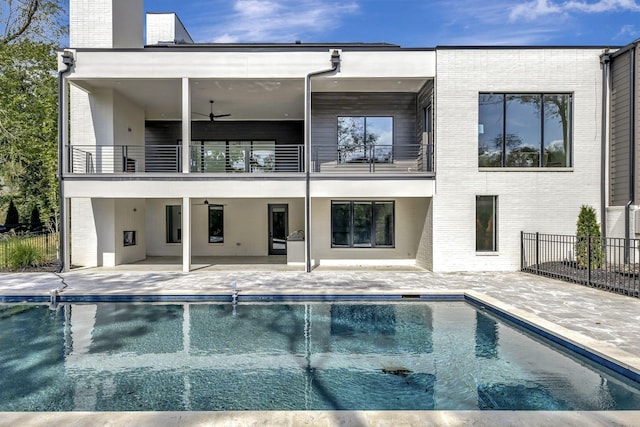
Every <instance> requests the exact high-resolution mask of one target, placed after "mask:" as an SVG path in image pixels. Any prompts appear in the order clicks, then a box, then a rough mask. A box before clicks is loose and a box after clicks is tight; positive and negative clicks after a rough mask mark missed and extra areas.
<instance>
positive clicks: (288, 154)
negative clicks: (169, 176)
mask: <svg viewBox="0 0 640 427" xmlns="http://www.w3.org/2000/svg"><path fill="white" fill-rule="evenodd" d="M303 159H304V146H302V145H285V144H278V145H276V144H274V143H273V142H246V143H239V144H227V143H226V142H201V143H196V144H192V145H191V147H190V163H189V165H190V166H189V168H190V171H191V172H202V173H205V172H207V173H276V172H280V173H282V172H304V162H303Z"/></svg>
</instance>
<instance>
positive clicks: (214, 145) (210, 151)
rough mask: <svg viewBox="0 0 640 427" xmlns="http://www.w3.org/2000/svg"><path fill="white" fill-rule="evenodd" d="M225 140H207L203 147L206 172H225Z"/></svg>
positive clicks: (203, 167) (204, 169) (203, 166)
mask: <svg viewBox="0 0 640 427" xmlns="http://www.w3.org/2000/svg"><path fill="white" fill-rule="evenodd" d="M226 145H227V144H226V143H225V142H224V141H219V142H218V141H211V142H209V141H206V142H205V143H204V144H203V148H202V160H203V165H202V170H203V171H204V172H224V171H225V165H226V157H227V156H226V153H225V147H226Z"/></svg>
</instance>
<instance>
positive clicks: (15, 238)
mask: <svg viewBox="0 0 640 427" xmlns="http://www.w3.org/2000/svg"><path fill="white" fill-rule="evenodd" d="M57 257H58V249H57V239H56V236H55V235H50V234H36V235H34V234H15V233H11V234H5V235H0V269H9V270H24V269H32V268H36V269H38V268H40V267H47V268H49V267H50V266H51V265H53V264H54V263H55V260H56V259H57Z"/></svg>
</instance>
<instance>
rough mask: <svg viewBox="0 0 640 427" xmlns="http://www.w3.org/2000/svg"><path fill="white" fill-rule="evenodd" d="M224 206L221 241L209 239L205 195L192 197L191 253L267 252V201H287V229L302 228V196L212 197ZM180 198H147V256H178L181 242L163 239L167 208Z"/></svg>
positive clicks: (205, 254)
mask: <svg viewBox="0 0 640 427" xmlns="http://www.w3.org/2000/svg"><path fill="white" fill-rule="evenodd" d="M207 200H208V201H209V204H211V205H216V204H219V205H223V206H224V243H209V242H208V229H209V226H208V212H209V211H208V208H207V205H204V204H202V203H203V201H204V199H191V205H192V208H191V229H192V230H193V236H192V239H191V244H192V255H193V256H266V255H267V254H268V230H269V223H268V205H269V204H288V205H289V232H292V231H295V230H303V229H304V199H301V198H296V199H215V198H208V199H207ZM181 204H182V199H177V198H176V199H148V200H147V201H146V214H145V217H146V228H147V232H146V250H147V254H148V255H149V256H181V255H182V244H179V243H166V231H165V228H166V218H165V216H166V213H165V212H166V208H165V206H168V205H181Z"/></svg>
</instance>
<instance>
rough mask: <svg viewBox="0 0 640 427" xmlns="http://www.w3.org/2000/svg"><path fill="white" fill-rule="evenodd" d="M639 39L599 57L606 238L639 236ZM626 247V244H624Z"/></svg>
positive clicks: (633, 237) (634, 237) (632, 237)
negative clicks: (601, 82)
mask: <svg viewBox="0 0 640 427" xmlns="http://www.w3.org/2000/svg"><path fill="white" fill-rule="evenodd" d="M639 45H640V39H639V40H636V41H634V42H632V43H630V44H628V45H627V46H624V47H622V48H620V49H616V50H613V51H606V52H604V53H603V54H602V64H603V74H604V79H605V84H604V85H603V90H604V92H603V93H604V101H605V102H604V104H605V108H604V109H603V112H604V114H603V119H602V120H603V123H604V134H603V135H604V139H603V150H604V153H605V156H606V158H605V161H604V162H603V166H604V167H606V168H607V173H605V177H606V178H607V180H606V181H603V192H602V198H603V205H604V206H606V210H605V216H604V217H603V221H602V222H603V224H604V225H605V227H604V228H605V231H606V233H607V236H609V237H616V238H625V239H627V240H628V239H637V238H639V237H640V211H639V210H638V203H639V202H640V173H639V166H640V161H639V156H640V150H639V149H638V147H637V144H638V141H640V112H639V111H640V95H639V94H638V87H639V86H640V58H639V55H638V50H639V48H638V47H639ZM627 246H628V245H627Z"/></svg>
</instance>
